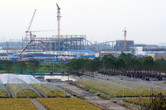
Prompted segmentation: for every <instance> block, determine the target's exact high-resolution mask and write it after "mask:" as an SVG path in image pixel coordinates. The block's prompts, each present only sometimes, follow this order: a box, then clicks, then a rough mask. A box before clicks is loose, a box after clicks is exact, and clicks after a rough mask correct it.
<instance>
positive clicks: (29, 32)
mask: <svg viewBox="0 0 166 110" xmlns="http://www.w3.org/2000/svg"><path fill="white" fill-rule="evenodd" d="M47 31H55V30H35V31H25V33H26V34H27V35H29V36H30V38H31V39H30V40H32V39H34V38H35V37H36V35H34V34H32V33H35V32H47Z"/></svg>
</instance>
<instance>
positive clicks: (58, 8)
mask: <svg viewBox="0 0 166 110" xmlns="http://www.w3.org/2000/svg"><path fill="white" fill-rule="evenodd" d="M56 6H57V10H58V11H57V23H58V31H57V32H58V38H60V18H61V12H60V10H61V8H60V7H59V5H58V4H56Z"/></svg>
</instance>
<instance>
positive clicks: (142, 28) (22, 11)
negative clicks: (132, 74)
mask: <svg viewBox="0 0 166 110" xmlns="http://www.w3.org/2000/svg"><path fill="white" fill-rule="evenodd" d="M56 3H58V4H59V6H60V7H61V14H62V18H61V34H63V35H66V34H70V35H71V34H74V35H80V34H83V35H86V36H87V39H88V40H90V41H92V42H94V41H98V42H104V41H114V40H120V39H123V32H122V30H123V29H124V28H125V27H126V28H127V31H128V33H127V39H128V40H134V41H135V42H136V43H148V44H152V43H163V42H165V43H166V0H0V41H2V40H8V39H21V38H22V36H24V32H25V30H26V29H27V27H28V25H29V22H30V20H31V17H32V14H33V12H34V10H35V9H37V12H36V15H35V18H34V22H33V24H32V27H31V30H53V29H54V30H57V19H56V16H57V8H56ZM36 34H37V35H38V36H37V37H40V36H51V35H52V34H57V31H55V32H48V33H46V32H41V33H40V34H39V33H36Z"/></svg>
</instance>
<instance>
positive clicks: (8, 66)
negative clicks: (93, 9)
mask: <svg viewBox="0 0 166 110" xmlns="http://www.w3.org/2000/svg"><path fill="white" fill-rule="evenodd" d="M4 64H5V70H6V72H8V73H10V72H11V69H12V65H13V63H12V61H4Z"/></svg>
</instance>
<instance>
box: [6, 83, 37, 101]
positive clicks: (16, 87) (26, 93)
mask: <svg viewBox="0 0 166 110" xmlns="http://www.w3.org/2000/svg"><path fill="white" fill-rule="evenodd" d="M6 87H7V89H8V90H9V92H10V93H11V95H12V97H14V98H25V97H30V98H36V97H39V95H38V94H37V93H36V92H35V91H34V90H33V88H30V87H27V85H25V84H24V83H18V84H16V83H7V84H6Z"/></svg>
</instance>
